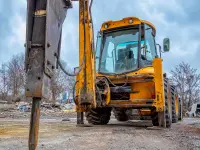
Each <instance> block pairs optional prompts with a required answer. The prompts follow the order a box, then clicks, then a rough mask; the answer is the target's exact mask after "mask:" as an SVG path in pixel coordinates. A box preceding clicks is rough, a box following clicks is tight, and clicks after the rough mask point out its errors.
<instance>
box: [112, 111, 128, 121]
mask: <svg viewBox="0 0 200 150" xmlns="http://www.w3.org/2000/svg"><path fill="white" fill-rule="evenodd" d="M113 113H114V116H115V118H116V119H117V120H118V121H127V120H129V119H128V115H127V114H126V110H125V109H121V108H113Z"/></svg>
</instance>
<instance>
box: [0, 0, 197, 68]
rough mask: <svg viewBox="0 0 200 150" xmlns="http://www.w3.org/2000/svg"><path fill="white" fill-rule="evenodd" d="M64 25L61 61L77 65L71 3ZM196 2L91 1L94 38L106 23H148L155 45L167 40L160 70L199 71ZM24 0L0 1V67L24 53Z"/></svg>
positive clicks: (75, 13) (75, 23)
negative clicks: (184, 66) (132, 19)
mask: <svg viewBox="0 0 200 150" xmlns="http://www.w3.org/2000/svg"><path fill="white" fill-rule="evenodd" d="M73 4H74V8H73V9H70V10H69V11H68V14H67V19H66V20H65V23H64V30H63V40H62V53H61V55H62V59H64V60H65V61H66V62H67V63H68V65H70V66H71V67H74V66H76V65H78V3H77V2H74V3H73ZM199 14H200V1H199V0H190V1H189V0H124V1H122V0H94V4H93V20H94V29H95V30H94V31H95V35H96V33H97V31H98V30H99V29H100V26H101V24H102V23H103V22H104V21H106V20H118V19H122V18H124V17H128V16H137V17H140V18H141V19H144V20H148V21H150V22H152V23H153V24H154V25H155V26H156V29H157V37H156V40H157V43H159V44H161V45H162V40H163V39H164V38H165V37H169V38H170V40H171V50H170V52H169V53H165V54H163V59H164V69H165V71H166V72H169V71H170V70H171V69H172V68H173V67H174V66H175V65H177V64H178V63H180V62H181V61H185V62H187V63H190V64H191V66H192V67H194V68H197V69H199V70H200V65H198V64H199V60H200V15H199ZM25 27H26V0H0V64H1V63H3V62H7V61H8V60H9V59H10V58H11V57H12V55H14V54H17V53H20V52H24V50H25V49H24V43H25V42H24V41H25Z"/></svg>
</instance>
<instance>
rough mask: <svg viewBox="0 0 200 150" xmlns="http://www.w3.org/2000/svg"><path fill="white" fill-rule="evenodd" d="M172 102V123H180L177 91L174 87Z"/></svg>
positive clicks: (171, 88) (172, 87)
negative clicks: (177, 110) (177, 112)
mask: <svg viewBox="0 0 200 150" xmlns="http://www.w3.org/2000/svg"><path fill="white" fill-rule="evenodd" d="M170 91H171V92H170V93H171V102H172V123H177V122H178V114H176V96H177V93H176V89H175V87H174V86H173V85H170Z"/></svg>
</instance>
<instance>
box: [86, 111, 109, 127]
mask: <svg viewBox="0 0 200 150" xmlns="http://www.w3.org/2000/svg"><path fill="white" fill-rule="evenodd" d="M85 116H86V119H87V121H88V123H90V124H94V125H104V124H107V123H108V122H109V120H110V116H111V108H96V109H91V110H89V111H87V112H86V113H85Z"/></svg>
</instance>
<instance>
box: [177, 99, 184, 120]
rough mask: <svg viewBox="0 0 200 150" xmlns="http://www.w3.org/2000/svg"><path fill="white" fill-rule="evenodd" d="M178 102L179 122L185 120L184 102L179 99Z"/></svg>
mask: <svg viewBox="0 0 200 150" xmlns="http://www.w3.org/2000/svg"><path fill="white" fill-rule="evenodd" d="M178 101H179V105H178V106H179V109H178V120H180V121H181V120H182V119H183V110H182V109H183V108H182V100H181V99H180V98H178Z"/></svg>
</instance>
